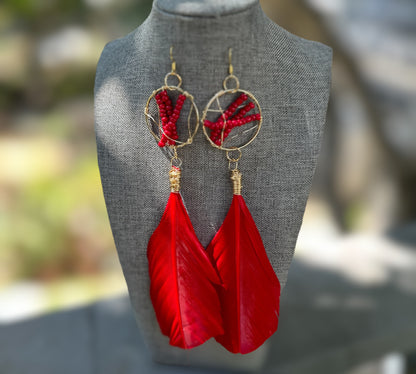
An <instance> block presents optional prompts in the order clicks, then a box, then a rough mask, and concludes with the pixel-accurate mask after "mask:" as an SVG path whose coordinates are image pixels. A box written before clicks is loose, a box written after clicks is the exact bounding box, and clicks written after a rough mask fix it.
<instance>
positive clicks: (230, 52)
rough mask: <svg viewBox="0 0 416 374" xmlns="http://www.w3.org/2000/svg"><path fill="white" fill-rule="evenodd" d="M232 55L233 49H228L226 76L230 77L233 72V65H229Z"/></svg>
mask: <svg viewBox="0 0 416 374" xmlns="http://www.w3.org/2000/svg"><path fill="white" fill-rule="evenodd" d="M232 55H233V49H232V48H230V49H229V50H228V74H229V75H232V74H233V71H234V68H233V64H232V63H231V60H232Z"/></svg>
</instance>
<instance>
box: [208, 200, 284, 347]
mask: <svg viewBox="0 0 416 374" xmlns="http://www.w3.org/2000/svg"><path fill="white" fill-rule="evenodd" d="M207 251H208V253H209V254H210V255H211V256H212V257H213V258H214V260H215V263H216V266H217V269H218V272H219V274H220V277H221V280H222V283H223V285H224V287H218V292H219V296H220V302H221V308H222V318H223V322H224V326H225V333H224V334H222V335H219V336H217V337H216V340H217V341H218V342H219V343H220V344H222V345H223V346H224V347H225V348H226V349H228V350H229V351H230V352H233V353H238V352H240V353H249V352H251V351H254V350H255V349H257V348H258V347H259V346H261V345H262V344H263V343H264V341H265V340H266V339H268V338H269V337H270V336H271V335H272V334H273V333H274V332H275V331H276V330H277V325H278V316H279V298H280V282H279V280H278V278H277V276H276V274H275V273H274V270H273V268H272V266H271V265H270V262H269V259H268V258H267V254H266V251H265V249H264V246H263V242H262V240H261V237H260V233H259V231H258V229H257V227H256V224H255V223H254V220H253V217H252V216H251V214H250V212H249V210H248V208H247V206H246V203H245V201H244V199H243V197H242V196H241V195H233V201H232V203H231V207H230V209H229V211H228V213H227V216H226V217H225V220H224V222H223V224H222V225H221V227H220V229H219V230H218V232H217V233H216V235H215V236H214V238H213V239H212V241H211V243H210V245H209V246H208V248H207Z"/></svg>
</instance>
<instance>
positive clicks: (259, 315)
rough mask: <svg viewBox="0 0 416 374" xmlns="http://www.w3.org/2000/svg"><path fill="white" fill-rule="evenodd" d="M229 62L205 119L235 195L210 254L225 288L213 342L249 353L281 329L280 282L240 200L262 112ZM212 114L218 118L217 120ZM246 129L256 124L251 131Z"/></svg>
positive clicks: (210, 245) (206, 134)
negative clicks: (242, 165) (242, 163)
mask: <svg viewBox="0 0 416 374" xmlns="http://www.w3.org/2000/svg"><path fill="white" fill-rule="evenodd" d="M229 60H230V61H229V75H228V76H227V77H226V78H225V80H224V83H223V86H224V90H222V91H219V92H218V93H217V94H215V95H214V96H213V97H212V98H211V100H210V101H209V102H208V104H207V106H206V107H205V109H204V112H203V116H202V119H201V121H202V123H203V125H204V126H203V130H204V134H205V136H206V137H207V139H208V140H209V142H210V143H211V145H213V146H214V147H216V148H218V149H220V150H223V151H226V156H227V159H228V161H229V169H230V170H231V179H232V182H233V193H234V195H233V199H232V203H231V207H230V209H229V211H228V213H227V215H226V217H225V219H224V222H223V223H222V225H221V227H220V229H219V230H218V232H217V233H216V235H215V236H214V238H213V239H212V241H211V243H210V244H209V246H208V248H207V251H208V253H209V254H210V255H211V256H212V258H213V259H214V261H215V265H216V267H217V270H218V272H219V275H220V278H221V281H222V284H223V286H222V287H218V293H219V297H220V303H221V314H222V318H223V322H224V330H225V331H224V333H223V334H218V335H217V336H216V337H215V338H216V340H217V341H218V342H219V343H220V344H222V345H223V346H224V347H225V348H226V349H227V350H229V351H230V352H233V353H249V352H252V351H254V350H255V349H257V348H258V347H259V346H260V345H262V344H263V343H264V341H265V340H267V339H268V338H269V337H270V336H271V335H272V334H273V333H274V332H275V331H276V329H277V325H278V316H279V299H280V282H279V280H278V278H277V276H276V274H275V272H274V270H273V268H272V266H271V265H270V262H269V259H268V257H267V254H266V251H265V249H264V245H263V241H262V239H261V236H260V233H259V231H258V229H257V227H256V224H255V223H254V220H253V218H252V216H251V214H250V212H249V210H248V208H247V206H246V203H245V201H244V198H243V197H242V196H241V173H240V171H239V170H238V161H239V160H240V158H241V154H242V153H241V148H243V147H245V146H247V145H248V144H250V143H251V142H252V141H253V140H254V139H255V138H256V136H257V135H258V133H259V131H260V127H261V123H262V116H261V109H260V106H259V103H258V102H257V100H256V98H255V97H254V96H253V95H252V94H251V93H249V92H247V91H244V90H241V89H240V88H239V85H240V84H239V81H238V79H237V77H236V76H235V75H233V66H232V64H231V49H230V50H229ZM229 81H234V82H235V85H236V86H235V88H227V83H228V82H229ZM223 108H226V109H225V110H224V109H223ZM249 112H254V114H248V113H249ZM214 113H220V116H219V117H215V116H214ZM209 116H212V117H210V118H208V117H209ZM217 116H218V114H217ZM246 124H254V125H253V126H251V127H250V128H248V129H247V128H246V127H247V126H244V125H246ZM232 130H233V131H232ZM208 131H209V132H210V133H209V134H208ZM237 142H239V143H237ZM233 152H234V156H233ZM235 152H237V154H235Z"/></svg>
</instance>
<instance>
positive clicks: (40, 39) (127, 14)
mask: <svg viewBox="0 0 416 374" xmlns="http://www.w3.org/2000/svg"><path fill="white" fill-rule="evenodd" d="M151 4H152V1H151V0H142V1H133V0H121V1H115V0H59V1H58V0H41V1H38V0H4V1H3V2H1V3H0V123H1V127H0V285H1V284H2V283H5V282H6V283H8V282H10V281H11V280H13V279H17V278H36V279H55V278H57V277H60V276H62V275H74V274H97V273H98V272H102V271H105V270H107V269H108V266H109V265H108V264H109V263H111V261H112V263H113V265H110V267H111V266H113V267H114V265H118V264H116V263H114V260H111V261H109V260H108V259H109V258H110V259H113V258H114V254H115V251H114V244H113V240H112V236H111V231H110V227H109V223H108V218H107V214H106V210H105V204H104V199H103V195H102V190H101V184H100V178H99V172H98V166H97V160H96V151H95V138H94V131H93V127H94V121H93V89H94V76H95V67H96V64H97V61H98V59H99V56H100V53H101V51H102V49H103V48H104V45H105V44H106V43H107V42H108V41H109V40H112V39H115V38H117V37H121V36H123V35H125V34H126V33H128V32H130V31H132V30H133V29H134V28H136V27H137V26H138V25H139V24H140V23H141V22H142V21H143V20H144V19H145V18H146V16H147V14H148V13H149V11H150V8H151Z"/></svg>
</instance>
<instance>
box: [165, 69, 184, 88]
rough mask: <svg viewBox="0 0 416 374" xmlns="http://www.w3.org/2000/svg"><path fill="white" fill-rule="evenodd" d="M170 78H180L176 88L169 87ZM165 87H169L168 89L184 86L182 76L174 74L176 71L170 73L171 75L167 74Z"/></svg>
mask: <svg viewBox="0 0 416 374" xmlns="http://www.w3.org/2000/svg"><path fill="white" fill-rule="evenodd" d="M170 76H173V77H176V78H178V84H177V85H176V86H172V85H169V84H168V78H169V77H170ZM165 86H168V87H180V86H182V78H181V76H180V75H179V74H178V73H176V72H174V71H170V72H169V73H167V74H166V75H165Z"/></svg>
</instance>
